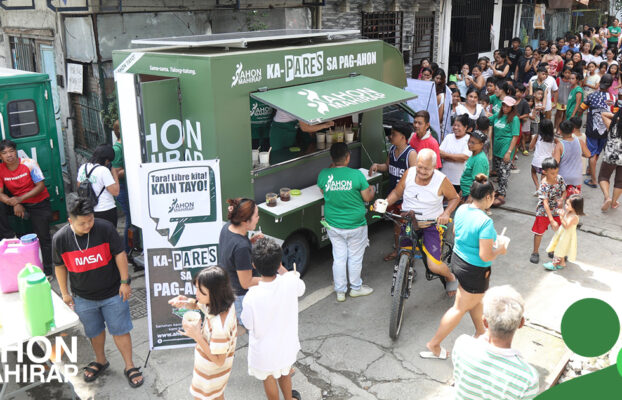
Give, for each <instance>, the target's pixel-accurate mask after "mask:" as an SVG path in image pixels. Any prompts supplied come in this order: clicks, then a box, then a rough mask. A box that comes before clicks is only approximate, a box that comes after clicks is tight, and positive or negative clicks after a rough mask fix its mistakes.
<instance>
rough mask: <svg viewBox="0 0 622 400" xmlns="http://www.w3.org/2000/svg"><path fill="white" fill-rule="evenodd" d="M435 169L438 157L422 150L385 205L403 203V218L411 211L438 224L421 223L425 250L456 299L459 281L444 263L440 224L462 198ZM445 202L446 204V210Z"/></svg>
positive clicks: (430, 151) (448, 216) (428, 259)
mask: <svg viewBox="0 0 622 400" xmlns="http://www.w3.org/2000/svg"><path fill="white" fill-rule="evenodd" d="M435 167H436V153H435V152H434V151H433V150H430V149H422V150H421V151H420V152H419V154H418V155H417V163H416V166H415V167H411V168H409V169H408V170H406V171H405V172H404V175H403V176H402V179H400V181H399V183H398V184H397V186H396V187H395V189H393V191H391V193H390V194H389V196H388V197H387V199H386V201H387V203H388V205H389V206H390V205H392V204H394V203H395V202H397V201H399V200H400V199H402V200H403V202H402V215H404V214H405V213H408V212H409V211H412V212H415V213H416V214H417V219H419V220H435V221H436V224H435V223H431V222H419V223H418V226H419V228H421V230H422V232H423V249H422V250H423V252H424V253H425V254H426V257H427V261H428V268H429V269H430V271H432V272H433V273H435V274H437V275H441V276H443V277H444V278H445V280H446V281H447V283H446V284H445V290H447V293H448V294H449V295H450V296H453V295H454V294H455V292H456V290H457V289H458V281H457V280H456V277H455V276H454V274H452V273H451V271H450V269H449V267H448V266H447V265H446V264H445V263H444V262H442V261H441V249H442V235H441V232H440V231H439V230H438V228H437V224H438V225H446V224H447V223H449V219H450V215H451V213H452V212H453V211H454V210H455V209H456V207H457V206H458V204H459V202H460V197H459V196H458V193H456V189H454V187H453V185H452V184H451V182H450V181H449V179H447V177H446V176H445V175H444V174H443V173H442V172H440V171H439V170H437V169H435ZM443 199H445V200H447V208H445V209H443Z"/></svg>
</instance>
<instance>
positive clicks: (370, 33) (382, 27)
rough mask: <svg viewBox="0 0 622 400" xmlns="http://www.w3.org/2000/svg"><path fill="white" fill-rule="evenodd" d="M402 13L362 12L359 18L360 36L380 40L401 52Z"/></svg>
mask: <svg viewBox="0 0 622 400" xmlns="http://www.w3.org/2000/svg"><path fill="white" fill-rule="evenodd" d="M403 25H404V12H403V11H384V12H371V13H367V12H364V13H363V15H362V18H361V35H363V36H365V37H367V38H369V39H380V40H383V41H385V42H387V43H389V44H392V45H393V46H395V47H397V48H398V49H399V50H400V51H402V28H403Z"/></svg>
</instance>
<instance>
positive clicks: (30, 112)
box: [6, 100, 39, 138]
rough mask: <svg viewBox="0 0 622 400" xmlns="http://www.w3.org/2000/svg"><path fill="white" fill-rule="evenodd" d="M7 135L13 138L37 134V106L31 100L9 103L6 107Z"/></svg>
mask: <svg viewBox="0 0 622 400" xmlns="http://www.w3.org/2000/svg"><path fill="white" fill-rule="evenodd" d="M6 111H7V115H8V116H9V134H10V135H11V137H13V138H22V137H28V136H35V135H36V134H38V133H39V121H38V120H37V106H35V102H34V101H33V100H16V101H11V102H9V104H7V106H6Z"/></svg>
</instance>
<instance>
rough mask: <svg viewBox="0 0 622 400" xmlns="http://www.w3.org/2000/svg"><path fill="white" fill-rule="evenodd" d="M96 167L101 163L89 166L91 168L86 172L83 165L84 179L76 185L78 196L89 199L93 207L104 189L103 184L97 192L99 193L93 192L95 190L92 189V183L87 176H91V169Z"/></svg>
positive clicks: (93, 169)
mask: <svg viewBox="0 0 622 400" xmlns="http://www.w3.org/2000/svg"><path fill="white" fill-rule="evenodd" d="M97 167H101V165H99V164H95V165H94V166H93V168H91V170H90V171H88V172H87V170H86V165H85V166H84V172H85V173H86V179H85V180H83V181H82V182H80V184H79V185H78V196H80V197H84V198H86V199H89V200H90V201H91V205H92V206H93V207H95V206H96V205H97V203H99V196H101V195H102V193H103V192H104V190H106V187H105V186H104V187H103V188H102V190H101V191H100V192H99V194H95V190H94V189H93V184H92V183H91V181H90V180H89V178H90V177H91V174H92V173H93V171H95V168H97Z"/></svg>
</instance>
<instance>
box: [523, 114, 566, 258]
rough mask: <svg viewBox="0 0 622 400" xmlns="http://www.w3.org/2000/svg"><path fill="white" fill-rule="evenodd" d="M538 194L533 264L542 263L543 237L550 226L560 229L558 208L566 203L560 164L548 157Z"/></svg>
mask: <svg viewBox="0 0 622 400" xmlns="http://www.w3.org/2000/svg"><path fill="white" fill-rule="evenodd" d="M549 122H550V121H549ZM551 125H552V123H551ZM538 192H539V194H538V207H537V208H536V220H535V221H534V223H533V227H532V228H531V231H532V232H533V253H531V257H530V258H529V261H530V262H531V263H533V264H537V263H539V262H540V254H539V253H538V250H539V249H540V243H541V242H542V235H544V232H546V230H547V229H548V227H549V225H551V227H552V228H553V230H554V231H556V230H557V229H558V228H559V225H560V224H561V220H560V219H559V211H558V208H559V207H561V205H562V204H564V202H565V201H566V183H565V182H564V178H562V177H561V176H560V175H559V164H558V162H557V161H556V160H555V159H554V158H553V157H548V158H546V159H544V161H542V183H541V184H540V190H539V191H538Z"/></svg>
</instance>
